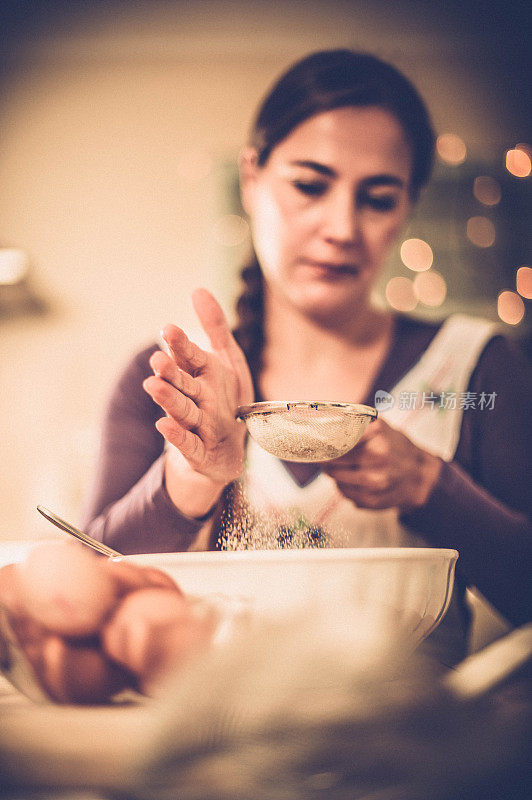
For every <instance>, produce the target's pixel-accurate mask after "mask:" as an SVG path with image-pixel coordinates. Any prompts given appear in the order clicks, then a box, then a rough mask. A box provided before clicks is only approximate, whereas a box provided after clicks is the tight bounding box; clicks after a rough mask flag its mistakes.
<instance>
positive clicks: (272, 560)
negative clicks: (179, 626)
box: [130, 547, 458, 644]
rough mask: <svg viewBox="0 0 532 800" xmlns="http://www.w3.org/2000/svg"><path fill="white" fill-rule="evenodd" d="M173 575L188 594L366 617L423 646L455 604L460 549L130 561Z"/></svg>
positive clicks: (268, 610) (248, 553)
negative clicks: (396, 629) (423, 642)
mask: <svg viewBox="0 0 532 800" xmlns="http://www.w3.org/2000/svg"><path fill="white" fill-rule="evenodd" d="M130 558H131V559H132V560H134V561H135V562H136V563H140V564H144V565H146V566H152V567H158V568H160V569H162V570H164V571H165V572H167V573H168V574H169V575H171V577H172V578H173V579H174V580H175V581H176V583H178V584H179V586H180V587H181V588H182V589H183V591H185V592H186V593H188V594H191V595H196V596H217V595H218V596H221V597H223V598H227V599H228V600H229V601H231V602H233V601H237V602H239V601H242V603H243V605H244V606H245V607H246V606H247V607H251V608H252V609H253V610H254V611H256V612H258V613H260V614H263V615H267V616H270V617H271V616H276V615H279V614H280V615H287V614H289V613H291V612H297V611H299V610H301V609H302V608H305V607H307V608H308V607H313V608H314V609H315V610H316V611H319V610H321V611H326V612H327V613H330V614H331V617H332V616H334V614H335V609H336V610H338V611H340V610H341V611H342V614H343V615H344V616H345V612H346V611H347V612H348V613H350V612H351V611H352V613H353V615H355V614H357V613H358V614H361V615H364V617H365V618H366V619H367V618H368V615H369V618H370V620H371V623H372V624H375V625H379V623H383V624H385V625H387V626H388V627H390V626H393V627H394V628H395V627H397V628H398V629H400V630H401V638H403V639H404V638H408V639H409V640H410V642H411V643H414V644H417V643H419V642H421V641H422V640H423V639H424V638H425V637H426V636H428V635H429V633H431V632H432V631H433V630H434V628H435V627H436V626H437V625H438V623H439V622H440V620H441V619H442V617H443V615H444V614H445V611H446V610H447V607H448V605H449V602H450V599H451V592H452V588H453V581H454V567H455V563H456V559H457V558H458V553H457V552H456V550H443V549H438V548H421V547H404V548H386V547H382V548H360V549H357V548H342V549H334V548H330V549H313V548H309V549H306V550H289V549H287V550H245V551H236V552H201V553H198V552H192V553H153V554H152V553H150V554H147V555H135V556H131V557H130Z"/></svg>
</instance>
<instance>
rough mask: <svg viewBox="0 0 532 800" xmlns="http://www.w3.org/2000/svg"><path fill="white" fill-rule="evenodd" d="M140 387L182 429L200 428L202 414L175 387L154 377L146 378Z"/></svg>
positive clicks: (192, 402)
mask: <svg viewBox="0 0 532 800" xmlns="http://www.w3.org/2000/svg"><path fill="white" fill-rule="evenodd" d="M142 386H143V388H144V390H145V391H146V392H147V393H148V394H149V395H150V397H151V398H152V399H153V400H155V402H156V403H157V404H158V405H160V406H161V408H162V409H164V410H165V411H166V413H167V414H169V415H170V416H171V417H172V418H173V419H175V420H176V421H177V422H179V423H180V424H181V425H182V426H183V427H185V428H187V429H189V428H199V427H200V426H201V422H202V419H203V416H204V415H203V412H202V411H201V409H199V408H198V406H197V405H196V404H195V403H194V401H193V400H191V399H190V397H187V396H186V395H185V394H183V393H182V392H181V391H179V389H176V388H175V386H173V385H172V384H170V383H168V382H167V381H165V380H163V379H162V378H157V377H155V376H153V377H149V378H146V380H145V381H144V382H143V384H142Z"/></svg>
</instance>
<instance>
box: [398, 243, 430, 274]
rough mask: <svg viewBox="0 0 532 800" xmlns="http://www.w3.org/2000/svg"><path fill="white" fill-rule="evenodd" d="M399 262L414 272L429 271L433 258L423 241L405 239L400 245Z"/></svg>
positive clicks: (428, 247)
mask: <svg viewBox="0 0 532 800" xmlns="http://www.w3.org/2000/svg"><path fill="white" fill-rule="evenodd" d="M400 253H401V261H402V262H403V264H404V265H405V267H408V269H411V270H413V271H414V272H424V271H425V270H427V269H430V268H431V266H432V262H433V260H434V256H433V253H432V249H431V247H430V245H429V244H427V242H424V241H423V239H406V240H405V241H404V242H403V244H402V245H401V250H400Z"/></svg>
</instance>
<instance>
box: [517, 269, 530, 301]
mask: <svg viewBox="0 0 532 800" xmlns="http://www.w3.org/2000/svg"><path fill="white" fill-rule="evenodd" d="M515 288H516V289H517V291H518V292H519V294H520V295H521V297H526V299H527V300H532V267H519V269H518V270H517V272H516V274H515Z"/></svg>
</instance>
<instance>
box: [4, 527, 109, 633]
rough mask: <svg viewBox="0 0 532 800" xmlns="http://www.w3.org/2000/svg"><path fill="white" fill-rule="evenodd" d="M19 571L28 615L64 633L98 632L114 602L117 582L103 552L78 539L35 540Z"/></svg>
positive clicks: (47, 626) (46, 626)
mask: <svg viewBox="0 0 532 800" xmlns="http://www.w3.org/2000/svg"><path fill="white" fill-rule="evenodd" d="M18 571H19V579H20V587H21V592H22V601H23V603H24V605H25V608H26V612H27V614H28V615H29V616H30V617H32V618H33V619H34V620H35V621H36V622H38V623H40V624H41V625H43V626H44V627H45V628H47V629H48V630H50V631H53V632H55V633H58V634H61V635H64V636H75V637H80V636H88V635H91V634H94V633H96V632H97V631H98V630H99V628H100V626H101V624H102V621H103V619H104V618H105V616H106V615H107V614H108V613H110V611H111V609H112V608H113V607H114V605H115V603H116V598H117V588H116V581H115V580H114V579H113V577H112V575H111V574H110V573H109V571H108V570H107V569H106V568H105V562H104V561H103V559H102V558H101V556H98V555H95V554H94V553H92V552H91V551H90V550H89V549H88V548H86V547H84V546H83V545H79V544H76V543H74V542H73V543H70V542H69V543H66V542H51V543H46V544H42V545H37V546H36V547H34V548H33V549H32V550H31V551H30V552H29V554H28V555H27V557H26V559H25V561H23V562H22V563H21V564H19V566H18Z"/></svg>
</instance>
